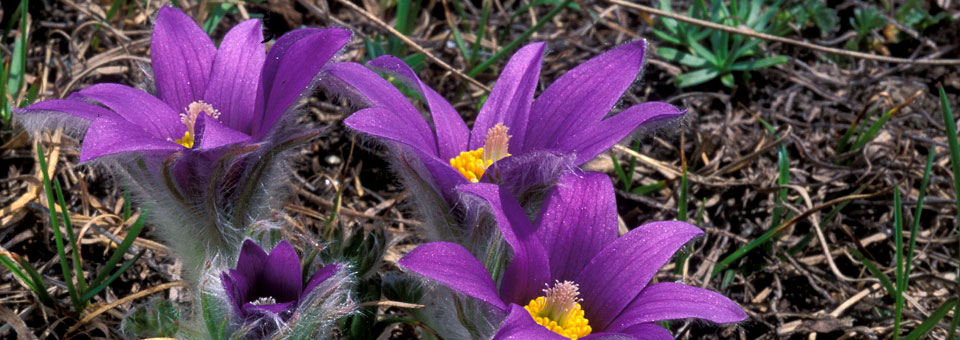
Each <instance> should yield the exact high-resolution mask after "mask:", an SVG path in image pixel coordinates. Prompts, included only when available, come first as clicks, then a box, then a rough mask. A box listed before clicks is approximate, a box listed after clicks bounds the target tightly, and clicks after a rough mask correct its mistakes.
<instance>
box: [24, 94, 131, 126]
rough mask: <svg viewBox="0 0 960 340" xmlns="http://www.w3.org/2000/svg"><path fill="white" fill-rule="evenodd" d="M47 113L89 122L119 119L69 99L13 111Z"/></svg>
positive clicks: (91, 106)
mask: <svg viewBox="0 0 960 340" xmlns="http://www.w3.org/2000/svg"><path fill="white" fill-rule="evenodd" d="M49 112H62V113H66V114H69V115H72V116H76V117H79V118H83V119H86V120H89V121H93V120H96V119H99V118H104V119H121V118H120V116H118V115H117V114H116V113H113V112H111V111H110V110H107V109H105V108H103V107H100V106H97V105H93V104H90V103H85V102H82V101H79V100H69V99H51V100H44V101H42V102H39V103H36V104H33V105H30V106H27V107H25V108H22V109H15V110H14V113H16V114H43V113H49Z"/></svg>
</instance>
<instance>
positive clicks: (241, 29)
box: [203, 19, 267, 135]
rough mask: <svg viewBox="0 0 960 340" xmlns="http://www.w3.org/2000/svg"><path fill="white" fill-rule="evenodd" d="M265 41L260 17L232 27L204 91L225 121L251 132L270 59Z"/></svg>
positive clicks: (248, 132) (208, 100)
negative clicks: (262, 74)
mask: <svg viewBox="0 0 960 340" xmlns="http://www.w3.org/2000/svg"><path fill="white" fill-rule="evenodd" d="M261 41H263V30H262V29H261V28H260V20H256V19H251V20H247V21H244V22H241V23H240V24H238V25H236V26H234V27H233V28H232V29H230V31H229V32H227V35H226V36H224V37H223V41H222V42H220V49H219V50H218V51H217V55H216V57H215V58H214V59H213V67H212V70H211V71H210V83H209V85H207V89H206V91H205V92H204V93H203V100H204V101H205V102H207V103H209V104H210V105H212V106H213V108H215V109H217V110H219V111H220V121H221V122H223V124H225V125H226V126H229V127H231V128H233V129H234V130H237V131H240V132H243V133H246V134H251V135H252V134H253V113H254V107H255V105H256V102H257V85H258V83H259V81H260V70H261V69H262V68H263V62H264V61H265V60H266V59H267V55H266V50H265V48H264V46H263V44H262V43H261Z"/></svg>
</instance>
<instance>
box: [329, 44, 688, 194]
mask: <svg viewBox="0 0 960 340" xmlns="http://www.w3.org/2000/svg"><path fill="white" fill-rule="evenodd" d="M645 45H646V44H645V42H644V41H637V42H633V43H629V44H625V45H623V46H620V47H617V48H615V49H613V50H610V51H608V52H606V53H604V54H601V55H599V56H596V57H594V58H592V59H590V60H588V61H587V62H585V63H583V64H581V65H579V66H577V67H576V68H574V69H573V70H571V71H569V72H567V73H566V74H564V75H563V76H562V77H560V78H559V79H557V80H556V81H555V82H554V83H553V84H552V85H551V86H549V87H548V88H547V89H546V90H544V91H543V93H541V94H540V96H539V97H538V98H537V99H536V101H534V92H535V91H536V89H537V82H538V80H539V77H540V65H541V61H542V58H543V52H544V47H545V44H544V43H534V44H530V45H527V46H525V47H523V48H521V49H520V50H519V51H517V53H516V54H514V55H513V57H511V59H510V61H509V62H507V65H506V66H505V67H504V69H503V71H502V73H501V74H500V77H499V78H498V79H497V81H496V84H495V85H494V87H493V90H492V92H491V93H490V96H489V98H488V99H487V101H486V103H485V104H484V106H483V108H482V109H481V110H480V113H479V114H478V115H477V117H476V120H475V121H474V124H473V130H472V131H471V130H469V129H467V125H466V123H464V120H463V118H462V117H461V116H460V114H459V113H457V111H455V110H454V108H453V106H451V105H450V103H448V102H447V101H446V100H444V98H443V97H442V96H441V95H440V94H438V93H437V92H436V91H434V90H432V89H431V88H429V87H428V86H426V85H425V84H423V82H421V81H420V79H419V78H418V77H417V75H416V74H415V73H414V72H413V70H411V69H410V68H409V67H408V66H407V65H406V64H404V63H403V61H402V60H400V59H397V58H395V57H392V56H383V57H380V58H377V59H374V60H372V61H370V62H369V63H368V66H371V67H373V68H376V69H378V70H381V71H386V72H388V73H392V74H393V75H394V76H395V77H396V78H397V79H400V80H404V81H407V82H408V83H409V84H410V87H411V88H412V89H414V90H415V91H417V92H419V93H420V94H421V95H422V96H423V98H425V99H426V106H428V107H429V109H430V113H431V116H432V123H428V122H427V121H425V120H424V119H423V117H422V116H421V114H420V112H419V111H418V110H417V109H416V108H415V107H414V106H413V105H411V103H410V102H409V101H408V100H407V99H406V98H405V97H404V96H403V94H402V93H401V92H400V91H398V90H397V89H396V88H394V87H393V85H391V84H390V83H389V82H388V81H386V80H384V79H383V78H382V77H380V76H379V75H378V74H376V73H375V72H372V71H370V70H368V69H367V68H364V67H362V66H361V65H358V64H355V63H336V64H331V65H329V66H327V67H326V71H327V73H329V75H330V77H327V78H326V79H324V85H325V86H326V87H327V88H329V89H330V90H331V91H334V92H338V93H344V94H347V95H353V96H354V97H359V98H356V100H357V101H358V102H359V103H360V104H363V105H366V106H369V108H366V109H363V110H360V111H358V112H356V113H354V114H353V115H352V116H350V117H349V118H347V119H346V120H345V123H346V125H347V126H348V127H350V128H352V129H354V130H357V131H360V132H363V133H365V134H369V135H373V136H377V137H380V138H384V139H386V140H389V141H392V142H397V143H400V144H401V145H403V146H405V147H404V148H402V149H404V150H409V151H411V152H407V151H399V150H392V151H393V152H395V153H399V154H398V155H397V156H396V157H397V159H396V160H395V162H394V163H395V166H396V167H397V168H398V169H401V171H403V169H404V168H408V167H409V168H411V169H413V171H414V172H416V173H417V174H416V175H415V176H416V177H417V178H415V180H420V181H423V182H425V184H426V185H427V186H429V187H430V188H432V189H433V190H434V191H436V192H438V193H440V194H442V195H443V197H444V198H445V199H446V201H447V202H453V201H454V199H455V198H456V194H455V193H454V191H453V189H454V188H456V187H457V186H458V185H462V184H466V183H471V182H473V183H476V182H489V183H497V184H499V185H501V186H502V187H505V188H507V189H508V190H510V191H511V192H513V193H514V194H521V193H523V192H524V191H525V190H526V189H528V188H531V187H534V186H538V185H543V184H548V183H549V182H550V181H552V180H553V179H554V178H555V176H556V175H557V174H558V173H559V172H560V171H562V170H566V169H568V168H570V167H572V166H573V165H576V164H582V163H584V162H586V161H588V160H590V159H592V158H593V157H595V156H596V155H598V154H599V153H601V152H603V151H604V150H606V149H608V148H610V147H611V146H612V145H614V144H615V143H617V142H618V141H620V140H622V139H623V138H625V137H626V136H627V135H628V134H629V133H631V132H632V131H633V130H635V129H636V128H637V127H640V126H645V125H646V126H649V125H651V124H653V123H657V122H662V121H664V120H668V119H671V118H676V117H679V116H681V115H682V114H683V111H681V110H679V109H677V108H676V107H674V106H673V105H670V104H667V103H662V102H647V103H643V104H639V105H635V106H632V107H629V108H627V109H625V110H623V111H622V112H620V113H618V114H616V115H613V116H611V117H608V118H605V117H606V116H607V113H609V112H610V110H611V109H612V108H613V107H614V105H615V104H616V103H617V101H618V100H619V99H620V97H621V95H622V94H623V93H624V91H626V90H627V89H628V88H629V87H630V86H631V85H632V84H633V83H634V81H635V80H636V78H637V75H638V74H639V72H640V70H641V68H642V66H643V61H644V51H645ZM411 161H412V162H411ZM405 177H407V178H408V179H410V176H405ZM407 182H408V184H411V181H410V180H407ZM448 204H449V203H448Z"/></svg>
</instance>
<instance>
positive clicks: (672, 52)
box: [657, 47, 707, 68]
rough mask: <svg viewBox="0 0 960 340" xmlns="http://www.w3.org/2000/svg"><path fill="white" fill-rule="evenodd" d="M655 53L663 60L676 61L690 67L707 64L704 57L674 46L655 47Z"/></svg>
mask: <svg viewBox="0 0 960 340" xmlns="http://www.w3.org/2000/svg"><path fill="white" fill-rule="evenodd" d="M657 55H659V56H660V57H661V58H663V59H665V60H669V61H672V62H677V63H680V64H683V65H687V66H690V67H698V68H699V67H703V66H706V65H707V61H706V60H705V59H703V58H700V57H698V56H695V55H692V54H689V53H683V52H680V51H678V50H677V49H675V48H669V47H657Z"/></svg>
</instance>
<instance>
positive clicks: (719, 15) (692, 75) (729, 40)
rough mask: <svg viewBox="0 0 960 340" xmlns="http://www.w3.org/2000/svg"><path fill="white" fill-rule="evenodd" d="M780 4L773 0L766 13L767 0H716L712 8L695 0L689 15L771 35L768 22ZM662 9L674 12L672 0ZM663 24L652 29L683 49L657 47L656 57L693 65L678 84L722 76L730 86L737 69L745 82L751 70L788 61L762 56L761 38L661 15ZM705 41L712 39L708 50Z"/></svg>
mask: <svg viewBox="0 0 960 340" xmlns="http://www.w3.org/2000/svg"><path fill="white" fill-rule="evenodd" d="M779 4H780V1H779V0H777V1H774V3H773V4H772V5H770V6H769V7H768V8H767V10H765V11H764V10H763V6H764V0H732V1H730V5H729V6H728V5H727V4H726V3H725V2H724V1H722V0H712V1H711V2H710V7H709V9H708V8H707V6H706V4H705V3H704V0H695V1H694V2H693V5H692V6H690V9H689V10H688V13H687V16H690V17H692V18H696V19H701V20H707V21H710V22H713V23H718V24H723V25H727V26H733V27H737V26H747V27H748V28H750V29H752V30H753V31H756V32H762V33H767V32H769V31H770V30H771V27H770V26H769V25H768V24H769V23H770V21H771V19H772V18H773V15H774V14H775V13H776V12H777V8H778V6H779ZM659 7H660V10H663V11H666V12H672V11H673V9H672V4H671V1H669V0H660V2H659ZM660 22H661V23H662V24H663V28H664V29H663V30H661V29H654V30H653V33H654V35H656V36H657V37H658V38H660V39H662V40H664V41H665V42H668V43H671V44H674V45H678V46H680V47H681V48H682V49H683V50H680V49H676V48H671V47H659V48H657V51H656V53H657V55H659V56H660V57H662V58H664V59H666V60H669V61H673V62H676V63H679V64H681V65H684V66H687V67H690V68H691V69H693V71H690V72H687V73H683V74H681V75H678V76H677V78H676V81H677V86H679V87H689V86H694V85H698V84H702V83H705V82H708V81H710V80H713V79H714V78H717V77H719V78H720V82H721V83H723V85H724V86H726V87H731V88H732V87H734V85H735V82H734V72H742V75H743V78H744V80H748V79H749V77H750V71H755V70H760V69H763V68H767V67H770V66H773V65H777V64H783V63H786V62H787V61H788V60H789V59H787V57H784V56H773V57H760V56H761V55H762V53H763V51H762V50H761V49H760V48H759V45H760V42H761V41H760V40H759V39H753V38H750V37H746V36H743V35H739V34H733V33H729V32H723V31H717V30H712V29H707V28H702V27H700V26H695V25H693V24H688V23H684V22H678V21H676V20H674V19H670V18H660ZM702 40H708V41H707V42H708V43H709V46H710V48H707V47H706V46H704V44H702V43H701V41H702Z"/></svg>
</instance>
